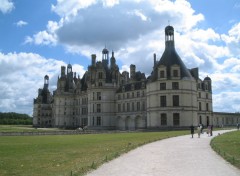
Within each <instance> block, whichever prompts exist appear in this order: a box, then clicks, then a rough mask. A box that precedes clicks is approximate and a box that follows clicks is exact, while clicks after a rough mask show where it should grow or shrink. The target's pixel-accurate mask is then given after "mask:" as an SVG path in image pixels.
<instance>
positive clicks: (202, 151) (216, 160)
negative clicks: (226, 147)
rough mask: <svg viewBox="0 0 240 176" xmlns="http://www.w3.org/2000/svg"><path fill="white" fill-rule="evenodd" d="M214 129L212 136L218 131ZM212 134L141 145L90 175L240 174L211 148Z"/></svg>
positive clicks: (225, 175)
mask: <svg viewBox="0 0 240 176" xmlns="http://www.w3.org/2000/svg"><path fill="white" fill-rule="evenodd" d="M224 132H227V131H214V133H213V137H214V136H216V135H217V134H218V133H224ZM213 137H208V136H207V134H203V135H201V137H200V138H198V137H197V135H196V134H195V136H194V138H193V139H192V138H191V137H190V135H186V136H180V137H174V138H169V139H165V140H161V141H157V142H154V143H150V144H147V145H144V146H142V147H139V148H137V149H135V150H133V151H131V152H129V153H127V154H124V155H122V156H120V157H119V158H116V159H114V160H112V161H110V162H108V163H106V164H104V165H102V166H101V167H99V168H98V169H97V170H95V171H93V172H91V173H88V174H87V176H240V170H239V169H237V168H235V167H234V166H232V165H231V164H229V163H228V162H226V161H225V160H223V159H222V158H221V157H220V156H218V155H217V154H216V153H215V152H214V151H213V150H212V149H211V147H210V141H211V139H212V138H213Z"/></svg>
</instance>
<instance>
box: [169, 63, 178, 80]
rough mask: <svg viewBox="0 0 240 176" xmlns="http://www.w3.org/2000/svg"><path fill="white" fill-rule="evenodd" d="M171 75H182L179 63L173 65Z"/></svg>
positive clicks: (174, 76) (175, 76)
mask: <svg viewBox="0 0 240 176" xmlns="http://www.w3.org/2000/svg"><path fill="white" fill-rule="evenodd" d="M171 77H173V78H179V77H180V67H179V65H173V66H172V67H171Z"/></svg>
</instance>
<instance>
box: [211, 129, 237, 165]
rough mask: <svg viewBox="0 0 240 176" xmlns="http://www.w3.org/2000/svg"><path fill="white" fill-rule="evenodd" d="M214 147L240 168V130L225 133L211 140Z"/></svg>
mask: <svg viewBox="0 0 240 176" xmlns="http://www.w3.org/2000/svg"><path fill="white" fill-rule="evenodd" d="M211 146H212V148H213V149H214V150H215V151H216V152H217V153H218V154H219V155H221V156H222V157H223V158H224V159H225V160H227V161H228V162H230V163H232V164H233V165H235V166H236V167H238V168H239V169H240V131H234V132H229V133H225V134H223V135H220V136H218V137H215V138H214V139H213V140H212V141H211Z"/></svg>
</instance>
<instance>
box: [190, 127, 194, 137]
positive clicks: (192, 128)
mask: <svg viewBox="0 0 240 176" xmlns="http://www.w3.org/2000/svg"><path fill="white" fill-rule="evenodd" d="M190 132H191V135H192V138H193V135H194V126H193V125H192V126H190Z"/></svg>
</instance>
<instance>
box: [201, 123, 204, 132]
mask: <svg viewBox="0 0 240 176" xmlns="http://www.w3.org/2000/svg"><path fill="white" fill-rule="evenodd" d="M203 128H204V126H203V124H201V133H202V134H203Z"/></svg>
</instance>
